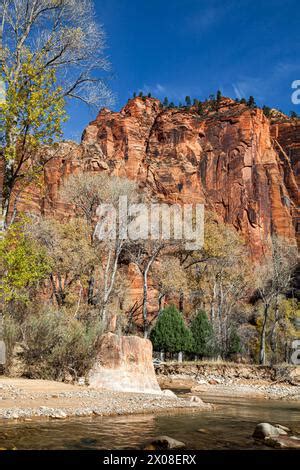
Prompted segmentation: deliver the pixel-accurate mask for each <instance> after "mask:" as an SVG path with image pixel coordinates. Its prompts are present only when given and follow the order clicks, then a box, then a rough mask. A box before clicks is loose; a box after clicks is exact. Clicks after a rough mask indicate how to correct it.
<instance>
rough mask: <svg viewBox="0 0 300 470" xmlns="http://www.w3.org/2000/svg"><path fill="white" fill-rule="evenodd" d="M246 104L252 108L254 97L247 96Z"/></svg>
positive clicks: (253, 106) (254, 105) (254, 104)
mask: <svg viewBox="0 0 300 470" xmlns="http://www.w3.org/2000/svg"><path fill="white" fill-rule="evenodd" d="M247 106H249V108H252V109H253V108H255V107H256V103H255V99H254V98H253V96H249V99H248V102H247Z"/></svg>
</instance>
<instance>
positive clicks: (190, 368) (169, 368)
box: [156, 364, 300, 401]
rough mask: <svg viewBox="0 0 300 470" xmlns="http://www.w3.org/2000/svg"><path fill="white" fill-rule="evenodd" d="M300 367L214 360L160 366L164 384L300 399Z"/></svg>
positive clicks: (194, 390)
mask: <svg viewBox="0 0 300 470" xmlns="http://www.w3.org/2000/svg"><path fill="white" fill-rule="evenodd" d="M299 369H300V368H292V367H287V368H286V369H284V370H283V369H281V370H276V369H272V368H270V367H260V366H244V365H228V364H221V365H217V364H215V365H211V364H207V365H205V364H198V365H193V364H183V365H178V364H168V365H161V366H159V368H157V371H156V372H157V378H158V382H159V384H160V386H161V388H167V389H170V390H186V391H188V392H189V391H190V392H191V393H195V394H197V395H200V396H204V397H205V396H215V397H222V396H223V397H235V398H238V397H240V398H243V397H248V398H261V399H271V400H276V399H277V400H288V401H298V400H299V401H300V381H299V374H300V370H299Z"/></svg>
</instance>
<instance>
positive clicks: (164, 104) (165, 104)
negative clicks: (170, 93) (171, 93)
mask: <svg viewBox="0 0 300 470" xmlns="http://www.w3.org/2000/svg"><path fill="white" fill-rule="evenodd" d="M163 106H164V107H165V108H167V107H168V106H169V100H168V98H167V97H165V99H164V101H163Z"/></svg>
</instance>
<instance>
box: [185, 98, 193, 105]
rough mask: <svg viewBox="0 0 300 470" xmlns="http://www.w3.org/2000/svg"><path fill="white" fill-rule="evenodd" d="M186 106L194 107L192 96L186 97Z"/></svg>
mask: <svg viewBox="0 0 300 470" xmlns="http://www.w3.org/2000/svg"><path fill="white" fill-rule="evenodd" d="M185 104H186V105H187V107H188V108H189V107H190V106H191V105H192V100H191V97H190V96H186V97H185Z"/></svg>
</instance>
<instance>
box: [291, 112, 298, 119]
mask: <svg viewBox="0 0 300 470" xmlns="http://www.w3.org/2000/svg"><path fill="white" fill-rule="evenodd" d="M290 117H291V118H293V119H297V117H298V114H297V113H296V112H295V111H291V112H290Z"/></svg>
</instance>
